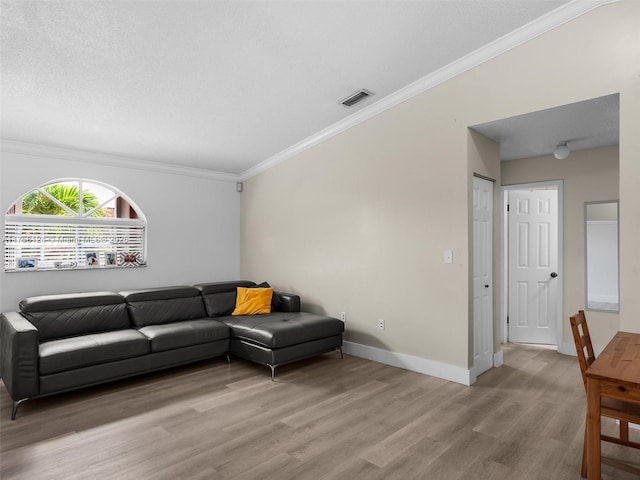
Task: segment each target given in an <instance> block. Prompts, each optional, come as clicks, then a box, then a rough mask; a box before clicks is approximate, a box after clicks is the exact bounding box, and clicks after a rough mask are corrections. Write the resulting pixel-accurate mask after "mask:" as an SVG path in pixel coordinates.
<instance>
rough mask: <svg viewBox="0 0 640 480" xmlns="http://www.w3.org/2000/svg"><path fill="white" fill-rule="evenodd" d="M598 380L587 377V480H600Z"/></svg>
mask: <svg viewBox="0 0 640 480" xmlns="http://www.w3.org/2000/svg"><path fill="white" fill-rule="evenodd" d="M600 421H601V419H600V380H598V379H596V378H589V377H587V478H588V479H589V480H593V479H597V480H600V455H601V452H600Z"/></svg>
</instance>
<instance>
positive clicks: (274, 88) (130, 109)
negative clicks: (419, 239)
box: [0, 0, 569, 174]
mask: <svg viewBox="0 0 640 480" xmlns="http://www.w3.org/2000/svg"><path fill="white" fill-rule="evenodd" d="M567 3H569V1H568V0H536V1H532V0H491V1H480V0H456V1H450V0H424V1H402V0H389V1H382V0H380V1H375V0H370V1H313V0H308V1H195V0H194V1H178V0H174V1H170V0H165V1H151V0H145V1H142V0H140V1H135V0H130V1H104V0H100V1H91V0H82V1H72V0H60V1H55V2H54V1H50V2H48V1H29V0H2V4H1V6H2V8H1V10H0V13H1V21H2V25H1V30H2V33H1V35H2V36H1V42H2V43H1V51H0V54H1V74H2V78H1V81H2V90H1V97H0V101H1V103H0V108H1V109H2V118H1V124H0V135H1V137H2V138H3V139H8V140H14V141H18V142H28V143H35V144H41V145H48V146H57V147H66V148H74V149H79V150H87V151H92V152H99V153H107V154H115V155H122V156H126V157H131V158H137V159H141V160H147V161H153V162H164V163H167V164H176V165H184V166H190V167H196V168H203V169H208V170H213V171H218V172H227V173H233V174H237V173H241V172H244V171H246V170H247V169H248V168H250V167H252V166H254V165H256V164H258V163H259V162H262V161H264V160H265V159H268V158H269V157H272V156H274V155H276V154H278V153H279V152H282V151H284V150H285V149H287V148H289V147H291V146H292V145H295V144H297V143H298V142H301V141H303V140H304V139H306V138H308V137H310V136H312V135H314V134H316V133H317V132H320V131H322V130H323V129H325V128H328V127H329V126H331V125H333V124H335V123H336V122H339V121H341V120H343V119H345V118H346V117H348V116H349V115H351V114H352V113H354V112H356V111H358V110H360V109H363V108H366V107H367V106H369V105H371V104H373V103H374V102H377V101H379V100H380V99H383V98H385V97H386V96H388V95H390V94H392V93H393V92H395V91H397V90H399V89H401V88H403V87H405V86H407V85H409V84H411V83H412V82H415V81H416V80H418V79H420V78H422V77H424V76H426V75H429V74H431V73H432V72H434V71H436V70H438V69H440V68H442V67H444V66H446V65H448V64H450V63H451V62H453V61H455V60H457V59H459V58H461V57H463V56H465V55H467V54H469V53H470V52H473V51H475V50H477V49H479V48H481V47H483V46H484V45H486V44H488V43H490V42H492V41H494V40H496V39H498V38H500V37H503V36H504V35H507V34H509V33H510V32H512V31H514V30H516V29H518V28H520V27H522V26H523V25H525V24H527V23H529V22H532V21H534V20H536V19H538V18H539V17H541V16H544V15H545V14H548V13H549V12H551V11H553V10H554V9H556V8H559V7H561V6H563V5H564V4H567ZM360 88H366V89H368V90H370V91H372V92H373V93H374V94H375V95H374V96H373V97H371V98H369V99H367V100H366V101H365V102H363V103H361V104H359V105H357V106H355V107H352V108H351V109H346V108H345V107H343V106H341V105H340V104H339V102H340V100H342V99H343V98H345V97H346V96H348V95H350V94H351V93H353V92H355V91H356V90H358V89H360Z"/></svg>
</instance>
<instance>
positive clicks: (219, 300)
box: [196, 280, 256, 317]
mask: <svg viewBox="0 0 640 480" xmlns="http://www.w3.org/2000/svg"><path fill="white" fill-rule="evenodd" d="M255 285H256V284H255V282H250V281H247V280H238V281H234V282H214V283H199V284H198V285H196V287H197V288H199V289H200V291H201V292H202V298H203V299H204V305H205V308H206V309H207V314H208V315H209V316H210V317H223V316H225V315H231V312H233V310H234V309H235V308H236V293H237V289H238V287H255Z"/></svg>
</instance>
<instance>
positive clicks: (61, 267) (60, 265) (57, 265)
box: [53, 262, 78, 270]
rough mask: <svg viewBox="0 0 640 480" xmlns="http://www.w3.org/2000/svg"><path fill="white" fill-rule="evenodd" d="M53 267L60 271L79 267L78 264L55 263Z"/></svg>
mask: <svg viewBox="0 0 640 480" xmlns="http://www.w3.org/2000/svg"><path fill="white" fill-rule="evenodd" d="M53 266H54V267H55V268H57V269H58V270H71V269H74V268H76V267H77V266H78V262H53Z"/></svg>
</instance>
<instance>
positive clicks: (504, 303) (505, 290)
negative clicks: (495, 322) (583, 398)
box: [500, 180, 575, 354]
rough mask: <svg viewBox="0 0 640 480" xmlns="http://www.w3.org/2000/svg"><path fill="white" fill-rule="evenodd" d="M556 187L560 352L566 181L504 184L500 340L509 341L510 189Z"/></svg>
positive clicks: (559, 341) (558, 340) (561, 347)
mask: <svg viewBox="0 0 640 480" xmlns="http://www.w3.org/2000/svg"><path fill="white" fill-rule="evenodd" d="M554 186H555V187H556V188H557V189H558V276H559V277H560V282H559V283H560V285H559V287H558V309H557V318H556V345H557V346H558V352H560V353H568V352H565V351H564V350H565V345H564V344H563V342H562V319H563V318H564V309H563V305H564V301H563V298H564V295H563V292H564V241H563V239H564V227H563V225H564V192H563V187H564V181H563V180H552V181H548V182H536V183H521V184H514V185H503V186H502V225H501V239H502V268H501V272H500V277H501V278H500V280H501V292H500V303H501V307H502V308H501V332H500V334H501V335H500V340H501V341H502V342H503V343H506V342H507V332H508V328H507V315H508V313H509V309H508V306H509V305H508V300H509V295H508V294H509V284H508V279H509V275H508V272H509V242H508V240H509V237H508V233H509V228H508V226H509V217H508V215H507V203H508V197H509V195H508V194H509V191H512V190H526V189H530V188H533V189H536V188H544V187H554ZM574 354H575V353H574Z"/></svg>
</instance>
